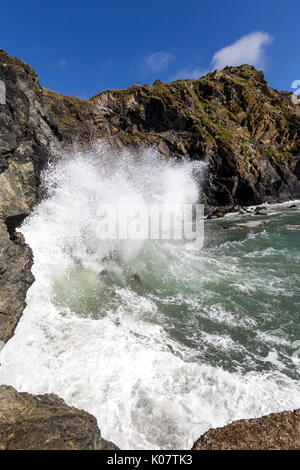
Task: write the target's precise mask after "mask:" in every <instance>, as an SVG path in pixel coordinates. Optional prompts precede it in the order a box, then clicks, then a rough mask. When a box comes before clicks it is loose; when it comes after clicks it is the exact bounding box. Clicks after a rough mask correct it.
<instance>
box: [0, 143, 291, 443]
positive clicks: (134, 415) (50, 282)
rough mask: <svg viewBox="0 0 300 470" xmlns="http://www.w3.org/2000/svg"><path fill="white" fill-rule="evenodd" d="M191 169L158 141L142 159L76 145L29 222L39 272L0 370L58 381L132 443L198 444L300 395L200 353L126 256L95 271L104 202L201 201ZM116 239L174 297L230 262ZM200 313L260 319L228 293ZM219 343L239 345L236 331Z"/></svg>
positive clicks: (13, 380)
mask: <svg viewBox="0 0 300 470" xmlns="http://www.w3.org/2000/svg"><path fill="white" fill-rule="evenodd" d="M112 169H113V171H112ZM192 175H193V164H191V163H186V164H184V165H182V166H178V165H175V164H171V163H168V162H164V161H162V162H161V161H160V160H159V159H158V157H157V156H156V155H155V152H154V151H153V150H149V151H147V152H145V153H144V154H142V155H140V156H139V159H138V161H134V160H133V157H132V156H130V155H121V157H120V158H117V156H116V155H114V154H109V153H108V152H107V150H106V149H105V148H101V147H100V148H98V149H96V150H94V151H93V152H91V154H90V155H77V156H74V155H73V156H72V158H70V159H69V158H65V159H64V160H62V162H61V163H60V164H58V165H57V166H56V167H55V168H53V169H52V170H51V171H50V172H48V173H47V174H46V180H47V186H48V189H49V197H48V199H46V200H45V201H43V202H42V203H41V204H40V205H39V206H38V207H37V208H36V210H35V212H34V214H33V215H32V216H31V217H30V218H29V219H28V220H27V221H26V223H25V224H24V226H23V228H22V231H23V233H24V234H25V237H26V241H27V242H28V243H29V244H30V246H31V247H32V248H33V252H34V257H35V258H34V259H35V263H34V266H33V274H34V275H35V278H36V282H35V283H34V284H33V286H32V287H31V288H30V290H29V293H28V298H27V304H28V306H27V308H26V310H25V312H24V315H23V317H22V319H21V321H20V323H19V326H18V328H17V330H16V333H15V336H14V337H13V338H12V339H11V340H10V341H9V342H8V344H7V345H6V346H5V347H4V349H3V350H2V352H1V364H2V366H1V368H0V381H1V382H2V383H7V384H12V385H13V386H15V387H16V388H17V389H18V390H20V391H28V392H31V393H56V394H58V395H59V396H61V397H63V398H64V399H65V400H66V401H67V402H68V403H70V404H72V405H75V406H77V407H79V408H82V409H85V410H87V411H89V412H91V413H93V414H94V415H95V416H96V417H97V419H98V422H99V426H100V428H101V431H102V435H103V437H105V438H107V439H110V440H112V441H114V442H115V443H116V444H117V445H119V446H120V447H121V448H123V449H127V448H131V449H145V448H150V449H151V448H153V449H155V448H163V449H172V448H173V449H176V448H187V449H188V448H190V447H191V445H192V443H193V442H194V441H195V440H196V439H197V438H198V437H199V436H200V434H201V433H203V432H205V431H206V430H207V429H208V428H209V427H212V426H222V425H224V424H226V423H228V422H230V421H232V420H234V419H239V418H249V417H256V416H261V415H263V414H266V413H268V412H273V411H281V410H283V409H294V408H298V407H299V406H300V390H299V385H298V384H297V383H296V382H295V381H293V380H292V379H289V378H288V377H287V376H285V375H283V374H281V373H280V372H279V371H278V372H272V373H271V372H269V373H268V372H264V373H258V372H253V373H238V372H235V373H230V372H226V371H224V370H223V369H222V368H221V367H217V366H214V367H213V366H211V365H209V364H206V363H202V362H201V361H200V360H199V355H198V351H197V350H194V349H192V348H189V347H188V346H185V345H184V344H183V343H181V342H180V341H179V340H175V339H174V338H172V337H171V336H170V335H169V334H168V332H167V329H166V328H164V325H163V313H162V312H161V311H160V310H159V308H158V306H157V303H156V297H155V296H156V295H158V294H154V293H153V292H152V291H151V292H149V295H147V294H146V293H143V292H141V293H138V291H134V290H133V289H132V288H131V287H130V282H129V283H128V280H126V268H124V263H121V265H120V266H119V268H120V269H119V268H117V267H116V269H119V270H117V271H116V270H115V267H111V266H110V269H111V270H112V275H113V276H114V278H113V280H105V279H104V280H103V279H99V277H97V273H98V272H99V270H101V269H102V267H103V257H105V256H106V255H107V254H108V253H109V252H110V250H111V249H112V246H111V245H109V244H105V243H96V242H95V240H96V238H95V227H94V225H93V224H94V213H95V210H96V208H97V204H98V203H99V202H103V201H110V202H111V200H114V199H116V198H117V197H119V196H120V195H121V196H124V197H125V196H126V197H127V198H130V199H131V200H133V201H146V202H147V201H148V200H149V199H152V200H156V201H158V200H163V201H166V200H168V201H170V203H173V202H174V200H176V201H180V202H183V201H188V202H193V201H195V200H196V198H197V194H198V190H197V186H196V184H195V182H194V180H193V176H192ZM113 248H115V246H114V247H113ZM117 248H118V250H119V252H120V253H121V256H122V258H123V259H125V261H126V263H127V264H128V265H129V266H130V265H132V264H133V265H134V266H135V267H136V266H138V267H140V268H143V273H145V276H146V274H147V273H148V275H149V276H151V275H152V274H153V271H155V270H156V271H155V273H156V275H157V279H158V281H157V284H156V287H155V289H157V291H156V292H158V290H159V288H160V287H161V290H162V291H163V292H164V290H165V289H168V288H170V289H171V290H173V291H172V292H173V293H172V292H171V293H170V294H169V296H165V297H163V298H165V303H166V304H168V303H169V304H171V303H173V305H174V306H176V305H180V299H181V298H182V297H181V296H182V295H183V293H181V292H177V290H178V286H179V282H180V273H182V274H181V276H182V280H183V281H182V282H183V283H185V284H186V285H187V286H188V285H189V283H195V282H196V280H197V279H198V277H199V274H200V273H201V269H202V270H203V272H202V273H201V278H200V280H201V282H202V281H203V280H204V279H205V277H206V275H210V276H212V272H213V269H214V267H215V268H216V271H215V273H216V275H219V276H220V277H221V274H220V273H219V274H218V273H217V267H218V266H219V265H220V266H221V267H225V266H226V265H227V264H228V263H227V264H226V261H222V260H221V259H220V260H217V259H213V258H212V259H208V260H205V258H203V259H201V258H200V261H199V258H198V259H197V261H198V263H200V264H198V265H197V266H198V267H197V269H196V268H195V266H194V265H195V264H196V258H194V262H193V254H192V253H191V252H189V253H185V252H184V248H178V247H172V246H168V245H163V246H159V245H158V244H155V243H153V244H152V245H149V244H146V245H142V246H141V245H139V246H138V247H135V246H129V245H128V244H126V243H124V244H122V245H121V246H118V247H117ZM126 263H125V265H126ZM208 265H209V267H210V271H208V270H207V271H205V269H207V266H208ZM232 269H233V268H232ZM230 272H232V271H231V269H230V266H229V264H228V275H229V274H230ZM223 275H224V274H223ZM174 283H175V284H174ZM141 289H143V283H142V284H141ZM203 295H205V292H204V293H203ZM172 297H173V300H172ZM184 300H185V302H186V303H187V304H188V303H189V302H190V303H191V305H192V304H193V302H194V314H195V315H197V301H196V300H195V298H194V297H193V295H190V297H189V294H188V293H186V294H185V297H184ZM201 315H202V316H203V317H205V318H207V319H214V320H215V321H216V322H218V323H221V324H225V325H229V326H230V325H235V326H238V325H241V322H243V323H242V324H243V325H244V327H245V328H249V329H250V328H252V326H253V320H251V319H247V318H244V319H243V320H242V319H241V318H240V317H238V316H236V315H235V314H233V313H232V312H229V311H225V310H224V309H223V308H222V306H220V305H215V306H213V307H211V308H207V309H206V310H205V309H204V311H202V313H201V312H199V318H201ZM206 339H207V340H208V342H209V341H210V340H213V339H214V338H213V335H211V336H209V335H206ZM215 339H216V338H215ZM216 344H217V345H218V346H219V347H220V348H222V349H223V350H224V351H230V350H231V349H232V348H233V349H235V344H234V343H233V342H232V340H231V339H230V337H229V336H226V335H224V336H223V337H219V339H218V341H217V342H216ZM273 360H275V358H273Z"/></svg>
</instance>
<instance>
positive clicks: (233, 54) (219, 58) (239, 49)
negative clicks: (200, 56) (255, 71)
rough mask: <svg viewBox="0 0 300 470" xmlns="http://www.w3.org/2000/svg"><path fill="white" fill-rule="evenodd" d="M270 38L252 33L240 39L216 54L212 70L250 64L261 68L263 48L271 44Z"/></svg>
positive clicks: (262, 34)
mask: <svg viewBox="0 0 300 470" xmlns="http://www.w3.org/2000/svg"><path fill="white" fill-rule="evenodd" d="M272 40H273V38H272V36H270V34H268V33H264V32H254V33H251V34H247V35H246V36H243V37H241V38H240V39H239V40H238V41H236V42H234V43H233V44H231V45H230V46H227V47H224V48H223V49H221V50H220V51H218V52H216V54H215V55H214V56H213V59H212V65H213V67H214V69H223V68H224V67H226V66H227V65H232V66H237V65H243V64H251V65H254V66H256V67H257V66H261V65H262V63H263V60H264V54H265V48H266V46H268V45H270V44H271V43H272Z"/></svg>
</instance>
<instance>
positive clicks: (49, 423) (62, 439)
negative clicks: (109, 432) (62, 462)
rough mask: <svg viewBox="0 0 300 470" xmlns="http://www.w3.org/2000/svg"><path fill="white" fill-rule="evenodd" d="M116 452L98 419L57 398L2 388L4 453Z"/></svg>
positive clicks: (0, 407)
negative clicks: (103, 434)
mask: <svg viewBox="0 0 300 470" xmlns="http://www.w3.org/2000/svg"><path fill="white" fill-rule="evenodd" d="M24 449H25V450H116V449H117V447H116V446H115V445H114V444H112V443H110V442H108V441H105V440H104V439H102V438H101V433H100V430H99V428H98V426H97V420H96V418H94V416H92V415H90V414H89V413H87V412H86V411H81V410H78V409H76V408H74V407H71V406H68V405H66V403H65V402H64V400H62V399H61V398H58V397H57V396H56V395H37V396H33V395H30V394H29V393H18V392H16V390H15V389H14V388H13V387H7V386H5V385H2V386H0V450H24Z"/></svg>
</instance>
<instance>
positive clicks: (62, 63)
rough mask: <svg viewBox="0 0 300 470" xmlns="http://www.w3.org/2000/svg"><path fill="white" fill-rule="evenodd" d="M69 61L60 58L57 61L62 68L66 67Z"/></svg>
mask: <svg viewBox="0 0 300 470" xmlns="http://www.w3.org/2000/svg"><path fill="white" fill-rule="evenodd" d="M67 62H68V61H67V60H66V59H60V60H59V61H58V62H57V65H58V66H59V67H61V68H62V69H64V68H65V66H66V65H67Z"/></svg>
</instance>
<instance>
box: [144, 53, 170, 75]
mask: <svg viewBox="0 0 300 470" xmlns="http://www.w3.org/2000/svg"><path fill="white" fill-rule="evenodd" d="M173 58H174V56H173V55H172V54H169V53H168V52H154V53H153V54H150V55H149V56H147V57H145V58H144V64H145V65H146V67H147V68H148V69H150V70H151V71H152V72H159V71H161V70H165V69H166V68H167V67H168V65H169V63H170V62H171V60H172V59H173Z"/></svg>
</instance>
